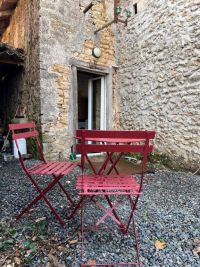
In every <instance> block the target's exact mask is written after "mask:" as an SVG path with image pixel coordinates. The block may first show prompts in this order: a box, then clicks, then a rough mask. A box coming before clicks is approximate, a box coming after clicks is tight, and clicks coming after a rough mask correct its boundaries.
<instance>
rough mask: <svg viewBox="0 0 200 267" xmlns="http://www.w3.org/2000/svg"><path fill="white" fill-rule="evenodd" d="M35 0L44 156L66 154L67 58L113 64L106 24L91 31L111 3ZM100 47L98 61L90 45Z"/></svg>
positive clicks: (68, 133) (107, 15) (105, 15)
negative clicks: (88, 6)
mask: <svg viewBox="0 0 200 267" xmlns="http://www.w3.org/2000/svg"><path fill="white" fill-rule="evenodd" d="M90 2H91V1H85V0H84V1H79V0H74V1H72V0H65V1H63V0H57V1H45V0H41V1H40V56H41V57H40V59H41V62H40V68H41V114H42V115H41V126H42V132H43V144H44V152H45V154H46V155H47V156H48V157H49V158H54V159H55V158H66V156H67V154H69V149H70V147H71V145H72V143H73V138H72V135H73V132H72V131H71V130H70V122H71V121H72V120H73V116H74V114H73V113H72V112H71V110H70V109H71V105H73V104H72V101H73V100H72V99H73V97H72V95H73V92H72V70H71V65H70V62H71V60H72V59H75V60H79V61H82V62H85V63H88V65H90V64H91V65H92V66H97V65H103V66H110V65H112V64H115V51H114V46H115V44H114V34H113V32H112V27H108V28H107V29H105V30H103V31H101V32H99V33H98V34H96V35H95V34H94V31H95V30H96V29H98V28H99V27H101V26H103V25H104V24H105V23H106V22H108V21H110V20H112V19H113V1H112V0H109V1H102V0H101V1H100V0H99V1H95V5H94V6H93V7H92V9H91V10H89V11H88V12H87V13H86V14H84V13H83V10H84V8H85V7H86V6H87V5H88V4H89V3H90ZM94 46H98V47H100V48H101V51H102V55H101V57H100V58H99V59H95V58H94V57H93V56H92V48H93V47H94Z"/></svg>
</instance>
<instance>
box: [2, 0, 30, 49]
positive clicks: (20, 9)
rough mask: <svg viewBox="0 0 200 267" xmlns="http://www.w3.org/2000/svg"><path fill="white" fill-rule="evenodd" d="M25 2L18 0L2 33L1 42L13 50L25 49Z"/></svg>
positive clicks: (24, 0) (25, 0)
mask: <svg viewBox="0 0 200 267" xmlns="http://www.w3.org/2000/svg"><path fill="white" fill-rule="evenodd" d="M27 11H28V10H27V0H19V2H18V4H17V7H16V8H15V11H14V13H13V14H12V17H11V19H10V25H9V26H8V27H7V29H6V31H5V32H4V34H3V36H2V39H1V41H2V42H3V43H7V44H9V45H10V46H13V47H15V48H23V49H24V48H25V45H26V42H25V40H26V17H27Z"/></svg>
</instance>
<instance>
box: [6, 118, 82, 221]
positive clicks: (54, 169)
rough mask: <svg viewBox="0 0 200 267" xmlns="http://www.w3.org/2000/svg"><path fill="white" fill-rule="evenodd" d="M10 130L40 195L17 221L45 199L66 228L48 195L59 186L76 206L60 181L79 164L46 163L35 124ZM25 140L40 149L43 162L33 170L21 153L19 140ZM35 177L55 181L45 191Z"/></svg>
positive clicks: (15, 125)
mask: <svg viewBox="0 0 200 267" xmlns="http://www.w3.org/2000/svg"><path fill="white" fill-rule="evenodd" d="M9 129H10V131H11V132H12V138H13V140H14V141H15V144H16V147H17V150H18V155H19V161H20V163H21V166H22V169H23V170H24V172H25V173H26V175H27V176H28V178H29V179H30V181H31V183H32V184H33V186H34V187H35V189H36V190H37V192H38V193H39V194H38V195H37V196H36V197H35V198H34V199H33V200H32V201H31V202H30V203H29V204H28V205H27V206H26V207H25V208H24V209H23V210H22V211H21V212H20V214H18V215H17V216H16V219H17V220H18V219H20V218H21V217H22V215H23V214H24V213H25V212H28V211H29V210H30V209H31V208H32V206H33V205H35V204H36V203H37V202H38V201H39V200H41V199H43V200H44V201H45V203H46V204H47V206H48V207H49V208H50V210H51V211H52V212H53V213H54V215H55V217H56V218H57V220H58V221H59V223H60V224H61V225H62V226H65V222H64V221H63V219H62V218H61V217H60V215H59V214H58V213H57V211H56V210H55V209H54V207H53V206H52V204H51V203H50V201H49V200H48V199H47V196H46V194H47V193H48V192H49V191H50V190H51V189H52V188H53V187H54V186H55V185H58V186H59V187H60V188H61V190H62V191H63V193H64V194H65V196H66V198H67V199H68V201H69V202H70V204H71V205H74V202H73V200H72V198H71V197H70V195H69V194H68V193H67V191H66V190H65V188H64V187H63V185H62V184H61V182H60V179H61V178H62V177H63V176H65V175H67V174H68V173H70V172H71V171H72V170H73V169H74V168H75V167H76V166H77V163H74V162H72V161H49V162H48V161H46V160H45V158H44V154H43V150H42V145H41V143H40V141H39V133H38V131H37V130H36V125H35V123H34V122H27V123H18V124H9ZM20 138H25V139H29V138H31V139H33V140H34V142H35V143H36V147H37V149H38V153H39V157H40V160H41V162H40V163H38V164H36V165H34V166H32V167H31V168H27V167H26V165H25V164H24V160H23V156H22V155H21V153H20V149H19V144H18V139H20ZM33 175H52V177H53V180H52V181H51V182H50V183H49V184H48V186H46V187H45V188H44V189H41V188H40V186H39V185H38V183H37V182H36V181H35V179H34V177H33Z"/></svg>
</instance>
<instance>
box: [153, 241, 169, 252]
mask: <svg viewBox="0 0 200 267" xmlns="http://www.w3.org/2000/svg"><path fill="white" fill-rule="evenodd" d="M154 245H155V247H156V250H161V249H164V248H165V247H166V246H167V244H166V243H165V242H164V241H160V240H156V241H155V243H154Z"/></svg>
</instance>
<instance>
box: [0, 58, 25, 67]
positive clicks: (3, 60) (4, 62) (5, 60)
mask: <svg viewBox="0 0 200 267" xmlns="http://www.w3.org/2000/svg"><path fill="white" fill-rule="evenodd" d="M0 63H3V64H9V65H18V66H23V65H24V64H23V62H19V61H17V60H9V59H1V58H0Z"/></svg>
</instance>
